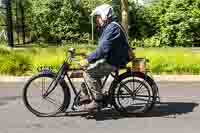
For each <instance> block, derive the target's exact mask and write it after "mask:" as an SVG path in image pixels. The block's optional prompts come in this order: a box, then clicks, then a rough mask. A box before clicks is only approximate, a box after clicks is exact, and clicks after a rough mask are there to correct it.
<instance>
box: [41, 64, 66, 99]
mask: <svg viewBox="0 0 200 133" xmlns="http://www.w3.org/2000/svg"><path fill="white" fill-rule="evenodd" d="M66 70H67V64H65V63H64V64H63V65H62V66H61V68H60V69H59V71H58V72H57V74H56V79H54V80H53V81H52V82H51V83H50V85H49V86H48V88H47V90H46V91H45V92H44V94H42V97H43V98H46V97H47V96H48V95H49V94H50V93H51V92H52V91H53V90H54V89H55V88H56V86H57V85H58V83H59V81H61V80H63V79H64V77H65V73H66ZM46 71H48V72H52V70H51V69H49V70H47V69H43V70H42V72H45V73H46Z"/></svg>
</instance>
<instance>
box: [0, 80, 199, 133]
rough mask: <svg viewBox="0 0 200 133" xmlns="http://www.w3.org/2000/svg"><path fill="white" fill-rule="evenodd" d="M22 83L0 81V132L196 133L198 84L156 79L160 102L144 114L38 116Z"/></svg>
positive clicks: (197, 127) (197, 132) (197, 130)
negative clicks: (25, 100) (26, 101)
mask: <svg viewBox="0 0 200 133" xmlns="http://www.w3.org/2000/svg"><path fill="white" fill-rule="evenodd" d="M23 85H24V82H1V83H0V133H80V132H82V133H90V132H91V133H100V132H101V133H102V132H104V133H105V132H109V133H111V132H112V133H118V132H119V133H122V132H123V133H129V132H135V133H160V132H162V133H169V132H172V133H174V132H176V133H189V132H190V133H199V132H200V125H199V123H200V106H199V103H200V83H198V82H187V83H184V82H159V83H158V86H159V89H160V96H161V104H160V105H157V106H156V107H155V108H154V109H153V111H152V112H150V113H147V114H144V115H143V116H140V117H136V116H129V117H121V116H119V115H117V114H116V113H114V112H113V113H112V112H111V113H101V114H100V115H99V116H98V117H96V118H94V119H90V120H88V119H86V118H85V117H83V116H82V115H80V114H77V115H73V116H65V115H61V116H59V117H45V118H39V117H36V116H35V115H33V114H32V113H31V112H29V111H28V110H27V109H26V108H25V106H24V104H23V102H22V97H21V95H22V88H23Z"/></svg>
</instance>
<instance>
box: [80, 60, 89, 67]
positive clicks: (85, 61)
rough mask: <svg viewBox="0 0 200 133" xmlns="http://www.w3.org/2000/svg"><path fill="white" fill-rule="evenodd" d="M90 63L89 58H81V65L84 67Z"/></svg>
mask: <svg viewBox="0 0 200 133" xmlns="http://www.w3.org/2000/svg"><path fill="white" fill-rule="evenodd" d="M88 64H89V62H88V60H87V59H82V60H80V65H81V66H82V67H86V66H88Z"/></svg>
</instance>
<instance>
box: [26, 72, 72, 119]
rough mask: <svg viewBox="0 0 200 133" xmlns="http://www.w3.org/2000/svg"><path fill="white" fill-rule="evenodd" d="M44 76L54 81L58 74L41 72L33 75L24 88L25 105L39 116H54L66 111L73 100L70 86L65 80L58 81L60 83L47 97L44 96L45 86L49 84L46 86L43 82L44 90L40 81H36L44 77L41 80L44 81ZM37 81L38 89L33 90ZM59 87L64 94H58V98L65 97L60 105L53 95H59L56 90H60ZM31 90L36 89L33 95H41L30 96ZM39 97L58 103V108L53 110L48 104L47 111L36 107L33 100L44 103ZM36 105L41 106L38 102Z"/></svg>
mask: <svg viewBox="0 0 200 133" xmlns="http://www.w3.org/2000/svg"><path fill="white" fill-rule="evenodd" d="M44 78H47V79H48V81H49V80H50V81H51V80H52V81H53V80H55V78H56V75H55V74H53V73H39V74H37V75H35V76H33V77H32V78H30V79H29V80H28V82H27V83H26V84H25V86H24V88H23V102H24V104H25V106H26V107H27V108H28V110H29V111H31V112H32V113H33V114H35V115H36V116H39V117H47V116H53V115H56V114H57V113H59V112H63V111H65V110H66V109H67V108H68V106H69V104H70V100H71V95H70V91H69V88H68V86H67V84H66V82H65V81H64V80H63V81H60V82H59V83H58V85H57V86H56V88H55V90H53V91H52V92H51V93H50V94H49V95H48V96H47V97H46V98H43V96H42V94H43V93H44V92H45V90H44V88H43V87H46V88H47V87H48V85H46V86H45V85H44V84H43V83H42V90H40V89H41V86H39V85H38V82H39V83H40V81H38V82H36V81H37V80H40V79H42V81H41V82H43V81H44ZM47 79H46V81H47ZM36 83H37V89H36V90H33V88H32V85H33V84H34V85H36ZM48 83H50V82H48ZM59 87H60V88H59ZM39 88H40V89H39ZM46 88H45V89H46ZM58 89H59V90H60V91H61V92H60V94H61V95H62V96H61V97H60V96H58V98H59V99H60V98H63V100H62V101H61V102H59V105H58V103H55V102H57V101H56V100H57V99H56V100H55V99H54V98H52V95H54V94H56V96H57V93H56V91H58ZM31 90H33V91H35V92H34V93H30V94H31V95H38V94H39V95H40V96H37V97H34V96H30V97H29V96H28V94H29V91H31ZM37 90H39V91H41V93H40V92H39V93H37V92H36V91H37ZM50 96H51V98H50ZM34 98H35V99H34ZM39 98H42V99H41V100H43V101H44V100H45V101H48V102H49V103H51V104H52V105H53V104H54V105H56V109H55V110H53V111H51V110H50V108H49V106H48V108H46V109H45V111H41V110H39V109H40V108H39V109H38V108H37V109H36V107H34V104H33V102H32V101H31V100H35V102H37V101H39V103H40V104H42V103H43V102H41V101H40V99H39ZM36 105H38V106H39V104H38V103H37V104H36ZM44 105H47V104H44ZM52 105H51V106H52ZM42 107H44V106H42Z"/></svg>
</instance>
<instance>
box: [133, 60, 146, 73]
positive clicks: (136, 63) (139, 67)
mask: <svg viewBox="0 0 200 133" xmlns="http://www.w3.org/2000/svg"><path fill="white" fill-rule="evenodd" d="M132 70H133V71H135V72H146V59H145V58H135V59H133V60H132Z"/></svg>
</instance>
